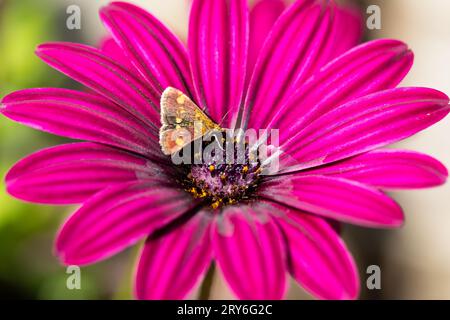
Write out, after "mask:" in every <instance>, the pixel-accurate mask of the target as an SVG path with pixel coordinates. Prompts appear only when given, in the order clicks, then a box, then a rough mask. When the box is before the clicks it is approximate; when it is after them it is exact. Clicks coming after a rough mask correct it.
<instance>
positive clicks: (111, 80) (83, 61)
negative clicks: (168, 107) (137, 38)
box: [36, 43, 160, 127]
mask: <svg viewBox="0 0 450 320" xmlns="http://www.w3.org/2000/svg"><path fill="white" fill-rule="evenodd" d="M36 54H37V55H38V56H39V57H40V58H41V59H42V60H44V61H45V62H46V63H47V64H49V65H50V66H52V67H53V68H55V69H57V70H59V71H61V72H62V73H64V74H66V75H67V76H69V77H71V78H73V79H74V80H76V81H78V82H80V83H82V84H83V85H85V86H87V87H89V88H91V89H92V90H94V91H96V92H98V93H100V94H101V95H103V96H105V97H106V98H108V99H110V100H111V101H114V102H115V103H117V104H118V105H120V106H122V107H123V108H125V109H126V110H127V111H128V112H129V113H131V114H133V115H135V116H136V117H138V118H139V119H141V120H142V121H144V122H147V123H148V124H149V125H150V126H153V127H155V126H158V125H159V123H160V116H159V103H160V101H159V100H160V93H159V92H158V91H157V90H156V89H154V88H151V87H149V86H148V85H146V84H145V83H143V82H142V81H140V80H139V79H138V78H137V77H136V76H134V75H133V74H132V73H130V72H129V71H128V70H127V69H126V68H124V67H123V66H121V65H120V64H117V63H116V62H114V61H113V60H112V59H111V58H108V57H107V56H105V55H104V54H103V53H101V52H100V51H99V50H98V49H95V48H92V47H89V46H85V45H80V44H74V43H47V44H43V45H40V46H39V47H38V49H37V50H36Z"/></svg>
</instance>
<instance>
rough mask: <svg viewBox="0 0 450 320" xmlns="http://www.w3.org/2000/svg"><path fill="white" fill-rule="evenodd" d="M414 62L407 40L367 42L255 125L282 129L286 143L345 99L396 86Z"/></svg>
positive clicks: (335, 62) (258, 119)
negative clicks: (272, 114)
mask: <svg viewBox="0 0 450 320" xmlns="http://www.w3.org/2000/svg"><path fill="white" fill-rule="evenodd" d="M412 63H413V54H412V52H410V51H409V50H408V47H407V45H406V44H404V43H403V42H400V41H397V40H386V39H382V40H375V41H371V42H368V43H365V44H363V45H360V46H358V47H356V48H354V49H353V50H351V51H349V52H347V53H346V54H345V55H343V56H341V57H339V58H337V59H336V60H333V61H332V62H330V63H329V64H328V65H327V66H325V67H324V68H323V69H322V70H321V71H320V72H317V73H315V74H314V75H313V76H312V77H311V78H310V79H309V80H308V81H307V82H306V83H305V85H304V86H302V87H301V88H299V89H298V90H297V91H296V92H295V93H293V94H292V95H291V97H290V98H289V99H288V100H287V101H286V103H284V104H283V105H280V107H279V108H278V109H277V112H276V113H275V115H274V116H273V117H271V118H268V117H262V116H258V117H254V118H255V119H252V123H254V125H255V128H267V127H270V128H276V129H281V131H280V141H281V142H283V141H285V140H286V139H287V138H289V137H290V136H292V132H296V131H298V130H299V129H301V128H302V127H304V126H306V125H308V124H310V123H311V122H312V121H314V120H316V119H317V118H319V117H321V116H322V115H324V114H325V113H327V112H329V111H331V110H333V109H334V108H337V107H338V106H340V105H341V104H343V103H345V102H348V101H350V100H352V99H355V98H358V97H361V96H365V95H368V94H371V93H374V92H377V91H380V90H386V89H391V88H394V87H395V86H397V85H398V83H399V82H400V81H401V80H402V79H403V78H404V76H405V75H406V74H407V73H408V71H409V70H410V68H411V66H412ZM261 112H262V113H263V114H264V115H266V113H268V112H269V111H268V110H266V109H262V110H261ZM287 114H289V115H291V116H289V117H288V116H286V115H287Z"/></svg>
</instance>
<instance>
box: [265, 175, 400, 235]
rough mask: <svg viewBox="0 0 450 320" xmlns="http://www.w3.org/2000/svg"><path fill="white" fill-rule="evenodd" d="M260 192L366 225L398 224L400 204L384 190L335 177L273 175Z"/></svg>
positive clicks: (299, 208) (275, 198)
mask: <svg viewBox="0 0 450 320" xmlns="http://www.w3.org/2000/svg"><path fill="white" fill-rule="evenodd" d="M259 194H260V195H261V196H262V197H264V198H267V199H271V200H273V201H275V202H277V203H282V204H286V205H288V206H291V207H293V208H296V209H298V210H303V211H307V212H311V213H315V214H318V215H322V216H325V217H327V218H332V219H335V220H339V221H342V222H348V223H352V224H357V225H362V226H366V227H399V226H400V225H401V224H402V223H403V219H404V218H403V212H402V209H401V208H400V206H399V205H398V204H397V203H396V202H395V201H394V200H392V199H391V198H389V197H388V196H387V195H385V194H384V193H382V192H381V191H379V190H377V189H375V188H373V187H369V186H366V185H364V184H362V183H359V182H355V181H351V180H346V179H342V178H336V177H326V176H293V177H288V178H287V177H279V178H275V179H272V180H270V181H268V182H266V183H264V185H262V186H261V190H260V191H259Z"/></svg>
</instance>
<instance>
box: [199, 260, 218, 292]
mask: <svg viewBox="0 0 450 320" xmlns="http://www.w3.org/2000/svg"><path fill="white" fill-rule="evenodd" d="M215 271H216V267H215V265H214V262H213V263H211V265H210V266H209V269H208V272H207V273H206V276H205V279H204V280H203V283H202V286H201V288H200V293H199V296H198V299H199V300H209V298H210V297H211V289H212V285H213V283H214V274H215Z"/></svg>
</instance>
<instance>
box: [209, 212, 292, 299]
mask: <svg viewBox="0 0 450 320" xmlns="http://www.w3.org/2000/svg"><path fill="white" fill-rule="evenodd" d="M223 214H224V220H217V222H216V228H215V230H214V232H213V246H214V253H215V257H216V259H217V263H218V265H219V267H220V270H221V271H222V273H223V275H224V277H225V280H226V281H227V282H228V284H229V286H230V287H231V289H232V290H233V292H234V293H235V294H236V296H237V297H238V298H239V299H251V300H259V299H264V300H265V299H282V298H283V296H284V294H285V290H286V269H285V268H286V267H285V263H284V259H285V256H284V252H283V247H282V239H281V236H280V233H279V231H278V230H277V226H276V225H275V223H274V222H273V220H272V218H271V217H270V216H269V212H255V211H253V209H252V208H251V207H230V208H228V209H226V210H225V212H224V213H223ZM258 214H259V215H263V217H258ZM227 229H229V230H227Z"/></svg>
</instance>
